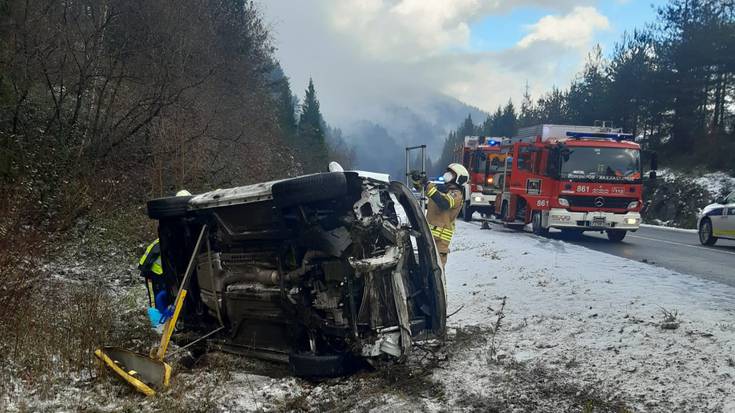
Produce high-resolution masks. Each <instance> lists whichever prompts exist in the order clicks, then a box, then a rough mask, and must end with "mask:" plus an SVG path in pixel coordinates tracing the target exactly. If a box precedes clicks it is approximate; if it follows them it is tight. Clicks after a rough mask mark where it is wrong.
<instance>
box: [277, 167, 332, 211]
mask: <svg viewBox="0 0 735 413" xmlns="http://www.w3.org/2000/svg"><path fill="white" fill-rule="evenodd" d="M272 193H273V201H274V202H275V204H276V206H278V207H280V208H287V207H291V206H294V205H300V204H309V203H312V202H319V201H326V200H329V199H335V198H341V197H343V196H345V195H346V194H347V177H346V176H345V174H344V173H343V172H325V173H318V174H313V175H306V176H300V177H298V178H293V179H288V180H285V181H281V182H276V183H275V184H273V187H272Z"/></svg>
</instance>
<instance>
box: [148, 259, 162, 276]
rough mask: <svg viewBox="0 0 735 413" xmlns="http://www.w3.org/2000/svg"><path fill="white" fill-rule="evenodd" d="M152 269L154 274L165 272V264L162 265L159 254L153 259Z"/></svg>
mask: <svg viewBox="0 0 735 413" xmlns="http://www.w3.org/2000/svg"><path fill="white" fill-rule="evenodd" d="M151 271H152V272H153V274H156V275H161V274H163V266H162V265H161V256H160V255H159V256H158V258H156V260H155V261H153V266H151Z"/></svg>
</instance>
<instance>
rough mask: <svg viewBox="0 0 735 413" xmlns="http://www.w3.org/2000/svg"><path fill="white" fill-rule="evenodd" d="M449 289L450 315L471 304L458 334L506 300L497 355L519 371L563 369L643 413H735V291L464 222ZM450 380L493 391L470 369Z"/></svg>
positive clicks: (455, 321)
mask: <svg viewBox="0 0 735 413" xmlns="http://www.w3.org/2000/svg"><path fill="white" fill-rule="evenodd" d="M447 283H448V292H449V293H448V295H449V303H450V309H451V308H457V307H459V306H460V305H464V308H463V309H462V310H460V311H459V312H458V313H457V314H456V315H455V316H453V317H452V318H451V320H450V324H451V325H454V326H462V325H490V324H492V322H493V321H494V319H493V318H492V317H489V315H490V314H492V311H493V310H497V308H498V305H499V304H500V302H501V300H502V297H503V296H505V297H507V302H506V305H505V311H504V313H505V319H504V324H503V326H502V327H501V329H500V332H499V340H500V346H499V347H500V351H503V352H507V355H508V357H510V358H512V359H514V360H516V361H518V362H527V361H534V360H538V361H541V362H543V363H545V364H547V365H551V366H556V367H557V368H559V369H560V370H566V371H568V372H569V373H571V374H573V375H575V376H576V377H577V378H579V379H581V380H583V381H586V382H588V383H598V384H599V385H601V386H604V387H607V388H608V390H611V391H615V392H619V393H620V394H621V395H622V397H623V399H625V400H626V401H627V402H628V403H630V404H631V405H632V406H634V407H636V408H638V409H641V410H651V411H674V410H685V411H735V361H734V358H735V353H734V352H733V350H735V317H734V316H735V289H734V288H731V287H727V286H724V285H721V284H717V283H713V282H709V281H703V280H700V279H698V278H695V277H693V276H689V275H682V274H678V273H674V272H671V271H668V270H666V269H663V268H658V267H653V266H651V265H647V264H643V263H638V262H635V261H631V260H627V259H623V258H619V257H615V256H612V255H608V254H604V253H599V252H596V251H592V250H589V249H586V248H584V247H581V246H575V245H571V244H567V243H564V242H563V241H559V240H549V239H545V238H540V237H535V236H531V235H528V234H518V233H512V232H505V231H504V230H492V231H482V230H480V229H479V228H478V227H477V226H476V225H473V224H465V223H459V224H458V231H457V236H456V239H455V240H454V241H453V243H452V254H451V255H450V259H449V262H448V264H447ZM488 307H492V308H493V310H490V309H489V308H488ZM664 311H667V312H669V313H672V314H678V316H677V322H678V324H679V327H678V328H677V329H673V330H671V329H664V328H662V324H663V322H664ZM674 325H675V323H674V324H673V325H672V327H673V326H674ZM446 373H448V375H449V377H447V376H444V377H443V379H444V380H445V381H447V382H452V381H458V382H460V383H463V385H462V386H471V387H474V388H475V389H476V391H478V392H485V393H487V392H492V391H493V389H492V388H490V387H486V383H483V382H482V380H480V381H478V380H477V377H473V375H472V374H467V371H466V370H465V371H462V370H456V371H452V372H446ZM462 386H460V387H462Z"/></svg>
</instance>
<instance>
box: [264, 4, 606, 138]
mask: <svg viewBox="0 0 735 413" xmlns="http://www.w3.org/2000/svg"><path fill="white" fill-rule="evenodd" d="M592 2H593V0H559V1H556V2H553V3H552V4H549V2H548V1H547V0H514V1H503V0H314V1H313V2H302V1H292V0H269V1H268V2H265V3H263V4H262V6H263V8H264V10H265V13H266V17H267V18H269V19H270V20H271V21H272V22H273V24H274V36H275V40H276V45H277V46H278V48H279V51H278V57H279V59H280V60H281V63H282V64H283V66H284V69H285V70H286V73H287V74H288V75H289V76H290V77H291V79H292V84H293V88H294V90H295V91H297V92H300V91H301V90H303V88H304V87H305V85H306V82H307V81H308V78H309V77H310V76H311V77H313V78H314V81H315V83H316V87H317V93H318V94H319V97H320V100H321V103H322V108H323V110H324V113H325V117H326V118H327V119H328V120H329V121H330V122H334V123H337V124H339V123H340V122H341V121H345V122H347V121H349V120H354V119H359V118H369V117H370V115H371V113H370V112H371V111H374V110H375V108H376V107H377V106H380V105H383V104H386V103H398V104H403V105H410V104H411V103H412V102H421V101H422V99H423V98H424V97H425V96H427V95H431V94H435V93H444V94H447V95H450V96H453V97H456V98H458V99H460V100H463V101H465V102H467V103H469V104H472V105H475V106H478V107H480V108H481V109H484V110H487V111H492V110H494V108H495V107H497V105H499V104H504V103H505V102H507V100H508V98H513V100H514V101H515V102H519V101H520V97H521V95H522V93H523V86H524V84H525V82H526V81H527V80H528V81H529V82H530V84H531V88H532V89H531V91H532V93H533V94H534V95H536V96H538V94H540V93H541V92H544V91H547V90H549V89H550V88H551V86H552V85H554V84H556V85H560V86H564V85H566V84H567V83H568V81H569V79H570V78H571V76H572V75H573V74H574V73H575V72H576V71H577V70H578V69H579V68H580V67H581V65H582V62H583V59H584V56H585V55H586V54H587V52H588V50H589V47H590V46H591V43H592V41H593V40H594V36H595V33H597V32H598V31H599V30H605V29H607V28H608V27H609V22H608V21H607V18H605V16H603V15H601V14H600V13H599V12H598V11H597V10H596V9H595V8H593V7H586V6H579V4H580V3H581V4H590V3H592ZM529 5H531V6H533V5H543V6H544V7H545V8H547V9H551V10H554V11H555V14H551V15H548V16H545V17H543V18H542V19H540V20H539V21H537V22H535V23H533V24H531V25H530V26H529V27H528V29H529V32H528V34H527V35H526V36H525V37H524V38H523V39H522V40H521V41H520V42H519V43H518V44H517V45H515V46H511V47H509V48H508V49H506V50H501V51H498V52H492V53H478V52H472V51H471V50H469V46H468V44H469V40H470V36H471V25H472V23H473V22H475V21H478V20H480V19H482V18H484V17H486V16H489V15H497V14H503V13H507V12H509V11H511V10H512V9H513V8H514V7H518V6H529ZM417 104H420V103H417Z"/></svg>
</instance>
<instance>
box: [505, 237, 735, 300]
mask: <svg viewBox="0 0 735 413" xmlns="http://www.w3.org/2000/svg"><path fill="white" fill-rule="evenodd" d="M494 226H495V225H494ZM549 236H550V237H551V238H555V239H561V240H564V241H565V242H571V243H574V244H577V245H582V246H585V247H587V248H590V249H593V250H596V251H601V252H605V253H608V254H613V255H617V256H619V257H625V258H629V259H632V260H636V261H642V262H647V263H649V264H652V265H657V266H660V267H664V268H668V269H670V270H673V271H676V272H680V273H684V274H690V275H694V276H697V277H700V278H704V279H708V280H712V281H717V282H721V283H723V284H727V285H730V286H733V287H735V241H729V240H722V239H721V240H718V241H717V244H715V245H714V246H711V247H705V246H703V245H701V244H700V243H699V237H698V235H697V233H696V232H683V231H674V230H670V229H659V228H651V227H642V228H641V229H639V230H638V231H637V232H629V233H628V235H627V236H626V237H625V239H624V240H623V242H620V243H614V242H610V241H608V240H607V237H606V236H605V235H604V234H600V233H593V232H587V233H585V234H584V235H582V236H580V237H575V238H569V237H566V236H562V234H561V233H559V232H551V233H550V234H549Z"/></svg>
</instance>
